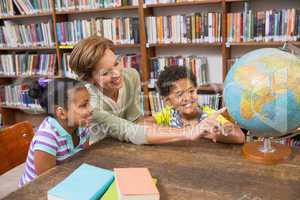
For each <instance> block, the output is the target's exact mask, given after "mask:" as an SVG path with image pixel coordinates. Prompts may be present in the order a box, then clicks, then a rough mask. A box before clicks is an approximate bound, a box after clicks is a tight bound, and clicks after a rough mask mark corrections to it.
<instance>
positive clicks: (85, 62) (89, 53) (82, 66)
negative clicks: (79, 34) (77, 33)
mask: <svg viewBox="0 0 300 200" xmlns="http://www.w3.org/2000/svg"><path fill="white" fill-rule="evenodd" d="M106 49H111V50H113V42H112V41H111V40H109V39H106V38H104V37H100V36H97V35H94V36H90V37H88V38H85V39H83V40H81V41H80V42H78V43H77V44H76V45H75V46H74V49H73V50H72V53H71V56H70V67H71V69H72V70H73V71H74V72H76V73H77V75H78V77H79V79H80V80H84V81H86V80H88V79H89V78H91V77H92V72H93V69H94V67H95V65H96V64H97V63H98V62H99V60H100V59H101V58H102V56H103V55H104V52H105V50H106Z"/></svg>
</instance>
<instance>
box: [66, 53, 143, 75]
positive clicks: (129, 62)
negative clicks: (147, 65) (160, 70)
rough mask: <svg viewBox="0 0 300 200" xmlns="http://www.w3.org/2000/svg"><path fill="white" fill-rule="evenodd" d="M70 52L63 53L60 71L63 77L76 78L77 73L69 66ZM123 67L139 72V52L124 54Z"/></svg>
mask: <svg viewBox="0 0 300 200" xmlns="http://www.w3.org/2000/svg"><path fill="white" fill-rule="evenodd" d="M70 55H71V54H70V53H64V54H63V56H62V71H61V74H62V76H64V77H71V78H75V79H76V78H77V75H76V74H75V73H74V72H73V71H72V69H71V67H70V64H69V63H70ZM122 58H123V63H124V68H127V67H132V68H135V69H136V70H137V71H138V72H140V59H141V55H140V54H126V55H124V56H123V57H122Z"/></svg>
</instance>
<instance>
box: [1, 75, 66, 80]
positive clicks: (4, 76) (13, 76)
mask: <svg viewBox="0 0 300 200" xmlns="http://www.w3.org/2000/svg"><path fill="white" fill-rule="evenodd" d="M1 78H7V79H9V78H49V79H52V78H53V79H55V78H63V77H62V76H48V75H29V76H20V75H18V76H17V75H9V76H6V75H0V79H1Z"/></svg>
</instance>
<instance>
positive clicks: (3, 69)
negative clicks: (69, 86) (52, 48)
mask: <svg viewBox="0 0 300 200" xmlns="http://www.w3.org/2000/svg"><path fill="white" fill-rule="evenodd" d="M55 64H56V54H28V53H27V54H15V55H0V75H2V76H33V75H41V76H43V75H44V76H53V75H54V73H55Z"/></svg>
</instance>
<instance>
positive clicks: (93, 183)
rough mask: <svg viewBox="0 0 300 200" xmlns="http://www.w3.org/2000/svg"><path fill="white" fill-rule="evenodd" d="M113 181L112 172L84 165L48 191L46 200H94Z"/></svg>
mask: <svg viewBox="0 0 300 200" xmlns="http://www.w3.org/2000/svg"><path fill="white" fill-rule="evenodd" d="M113 180H114V174H113V172H112V171H110V170H106V169H101V168H98V167H95V166H92V165H89V164H85V163H84V164H82V165H81V166H80V167H79V168H77V169H76V170H75V171H74V172H73V173H72V174H71V175H69V176H68V177H67V178H65V179H64V180H63V181H62V182H60V183H59V184H57V185H56V186H55V187H53V188H52V189H50V190H49V191H48V200H57V199H59V200H60V199H61V200H83V199H84V200H96V199H99V197H101V196H102V195H103V194H104V193H105V191H106V190H107V189H108V187H109V186H110V185H111V183H112V182H113Z"/></svg>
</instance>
